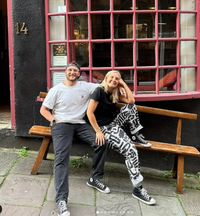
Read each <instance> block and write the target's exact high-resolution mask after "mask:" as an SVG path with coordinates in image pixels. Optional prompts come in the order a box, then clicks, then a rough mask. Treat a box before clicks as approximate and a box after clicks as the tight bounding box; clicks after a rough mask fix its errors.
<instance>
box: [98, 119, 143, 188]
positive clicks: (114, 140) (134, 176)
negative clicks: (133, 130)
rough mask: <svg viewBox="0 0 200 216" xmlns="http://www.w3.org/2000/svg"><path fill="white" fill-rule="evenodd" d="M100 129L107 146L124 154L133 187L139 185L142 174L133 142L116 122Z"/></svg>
mask: <svg viewBox="0 0 200 216" xmlns="http://www.w3.org/2000/svg"><path fill="white" fill-rule="evenodd" d="M101 131H102V132H103V133H104V135H105V137H106V139H107V141H108V146H109V147H110V148H111V149H113V150H115V151H117V152H119V153H120V154H122V155H123V156H124V158H125V164H126V167H127V170H128V173H129V176H130V179H131V182H132V184H133V187H139V186H140V185H141V182H142V180H143V176H142V175H141V173H140V166H139V159H138V152H137V149H136V147H135V145H134V143H133V142H132V141H131V139H130V138H129V136H128V135H127V134H126V133H125V132H124V130H123V129H122V128H120V126H119V125H118V124H115V123H111V124H110V125H109V126H103V127H101Z"/></svg>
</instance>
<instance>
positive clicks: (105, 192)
mask: <svg viewBox="0 0 200 216" xmlns="http://www.w3.org/2000/svg"><path fill="white" fill-rule="evenodd" d="M86 184H87V186H89V187H91V188H95V189H97V190H98V191H100V192H101V193H104V194H109V193H110V190H109V191H108V192H107V191H103V190H101V189H99V188H97V187H95V186H93V185H91V184H89V183H88V182H86Z"/></svg>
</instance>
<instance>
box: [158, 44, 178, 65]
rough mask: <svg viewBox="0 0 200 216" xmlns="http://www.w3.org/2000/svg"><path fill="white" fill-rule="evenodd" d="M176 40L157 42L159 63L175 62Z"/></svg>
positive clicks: (168, 63)
mask: <svg viewBox="0 0 200 216" xmlns="http://www.w3.org/2000/svg"><path fill="white" fill-rule="evenodd" d="M176 44H177V42H176V41H162V42H159V65H175V64H176Z"/></svg>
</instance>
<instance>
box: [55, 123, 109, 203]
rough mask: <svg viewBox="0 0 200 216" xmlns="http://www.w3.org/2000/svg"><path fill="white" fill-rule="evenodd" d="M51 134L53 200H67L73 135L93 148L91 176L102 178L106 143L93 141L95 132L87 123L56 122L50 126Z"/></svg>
mask: <svg viewBox="0 0 200 216" xmlns="http://www.w3.org/2000/svg"><path fill="white" fill-rule="evenodd" d="M51 134H52V139H53V147H54V153H55V161H54V185H55V190H56V197H55V201H56V202H58V201H59V200H66V201H67V199H68V194H69V182H68V173H69V157H70V151H71V146H72V140H73V137H74V136H75V137H76V138H77V139H79V140H81V141H82V142H84V143H86V144H88V145H90V146H91V147H93V148H94V155H93V165H92V169H91V173H90V175H91V177H93V178H102V176H103V174H104V163H105V157H106V154H107V144H105V145H104V146H98V145H97V144H96V143H95V138H96V133H95V131H94V130H93V128H92V127H91V126H90V125H89V124H69V123H58V124H56V125H55V126H53V127H52V128H51Z"/></svg>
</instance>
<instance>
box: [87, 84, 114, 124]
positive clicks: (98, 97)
mask: <svg viewBox="0 0 200 216" xmlns="http://www.w3.org/2000/svg"><path fill="white" fill-rule="evenodd" d="M110 96H111V94H110V93H106V92H105V91H104V89H103V88H102V87H97V88H96V89H95V90H94V92H93V93H92V94H91V95H90V98H91V99H93V100H95V101H98V102H99V103H98V105H97V108H96V110H95V112H94V115H95V117H96V120H97V123H98V125H99V126H104V125H108V124H110V123H111V122H112V120H113V118H114V114H115V112H116V103H113V102H112V101H111V99H110Z"/></svg>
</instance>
